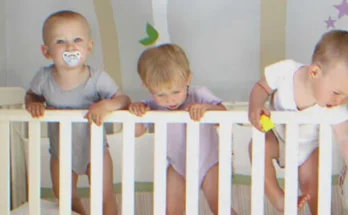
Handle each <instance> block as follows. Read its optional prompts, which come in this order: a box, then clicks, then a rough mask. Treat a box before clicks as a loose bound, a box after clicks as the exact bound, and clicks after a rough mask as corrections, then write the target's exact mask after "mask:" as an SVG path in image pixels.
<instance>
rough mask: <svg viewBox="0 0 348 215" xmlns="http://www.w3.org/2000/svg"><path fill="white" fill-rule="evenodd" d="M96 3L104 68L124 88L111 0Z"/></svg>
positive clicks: (101, 0) (96, 0) (99, 0)
mask: <svg viewBox="0 0 348 215" xmlns="http://www.w3.org/2000/svg"><path fill="white" fill-rule="evenodd" d="M94 5H95V11H96V14H97V19H98V23H99V29H100V37H101V43H102V44H101V45H102V49H103V56H104V67H105V68H104V69H105V71H107V72H108V73H109V74H110V75H111V77H112V78H113V79H114V80H115V82H116V83H117V85H118V86H119V87H121V88H122V72H121V61H120V55H119V47H118V37H117V31H116V25H115V22H114V20H115V19H114V15H113V10H112V3H111V0H94Z"/></svg>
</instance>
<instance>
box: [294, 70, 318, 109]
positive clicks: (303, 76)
mask: <svg viewBox="0 0 348 215" xmlns="http://www.w3.org/2000/svg"><path fill="white" fill-rule="evenodd" d="M294 97H295V98H294V99H295V103H296V106H297V108H298V109H299V110H303V109H306V108H309V107H311V106H313V105H315V104H316V101H315V98H314V97H313V93H312V87H311V83H310V81H309V78H308V66H304V67H301V68H300V69H299V70H298V71H297V72H296V73H295V76H294Z"/></svg>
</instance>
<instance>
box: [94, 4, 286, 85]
mask: <svg viewBox="0 0 348 215" xmlns="http://www.w3.org/2000/svg"><path fill="white" fill-rule="evenodd" d="M94 4H95V8H96V13H97V17H98V22H99V25H100V34H101V41H102V48H103V56H104V65H105V70H106V71H108V72H109V74H110V75H111V77H113V78H114V80H115V81H116V83H117V84H118V85H119V86H120V87H122V73H121V61H120V57H119V48H118V39H117V28H116V24H115V22H114V15H113V11H112V5H111V4H112V3H111V0H94ZM286 5H287V3H286V1H282V0H280V1H279V0H261V19H260V22H261V38H260V39H261V47H260V48H261V55H260V56H261V59H260V62H261V65H260V72H261V74H263V68H264V67H265V66H266V65H268V64H271V63H273V62H275V61H278V60H281V59H284V58H285V57H286V56H285V55H286V50H285V48H286V46H285V39H286V38H285V37H286Z"/></svg>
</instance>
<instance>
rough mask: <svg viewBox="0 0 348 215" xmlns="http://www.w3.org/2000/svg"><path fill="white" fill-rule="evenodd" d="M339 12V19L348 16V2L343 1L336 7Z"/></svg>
mask: <svg viewBox="0 0 348 215" xmlns="http://www.w3.org/2000/svg"><path fill="white" fill-rule="evenodd" d="M334 7H335V8H336V9H337V10H338V18H341V17H342V16H344V15H348V3H347V0H343V1H342V3H341V4H340V5H334Z"/></svg>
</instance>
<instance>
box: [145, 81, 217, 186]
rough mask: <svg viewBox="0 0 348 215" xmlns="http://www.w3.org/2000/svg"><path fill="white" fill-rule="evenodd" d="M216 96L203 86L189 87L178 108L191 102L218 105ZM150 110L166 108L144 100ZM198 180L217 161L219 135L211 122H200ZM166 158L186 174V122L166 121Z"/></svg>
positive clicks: (181, 172)
mask: <svg viewBox="0 0 348 215" xmlns="http://www.w3.org/2000/svg"><path fill="white" fill-rule="evenodd" d="M221 102H222V101H221V99H219V98H217V97H216V96H215V95H214V94H213V93H212V92H211V91H210V90H209V89H207V88H205V87H196V88H191V89H190V92H189V95H188V97H187V99H186V101H185V102H184V104H183V105H181V107H180V110H182V109H184V108H185V107H187V106H188V105H190V104H192V103H208V104H214V105H219V104H221ZM144 103H145V104H146V105H148V106H149V107H150V109H151V110H168V109H167V108H165V107H161V106H159V105H157V104H156V102H155V101H154V100H153V99H149V100H146V101H144ZM199 140H200V142H199V144H200V145H199V182H200V185H201V184H202V182H203V179H204V177H205V175H206V174H207V172H208V171H209V169H210V168H211V167H212V166H214V165H215V164H216V163H218V161H219V136H218V133H217V129H216V127H215V126H214V125H213V124H209V123H201V125H200V136H199ZM167 159H168V162H169V163H170V164H171V165H172V166H173V168H174V169H175V170H176V171H177V172H178V173H179V174H180V175H182V176H183V177H184V178H185V176H186V124H185V123H168V126H167Z"/></svg>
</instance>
